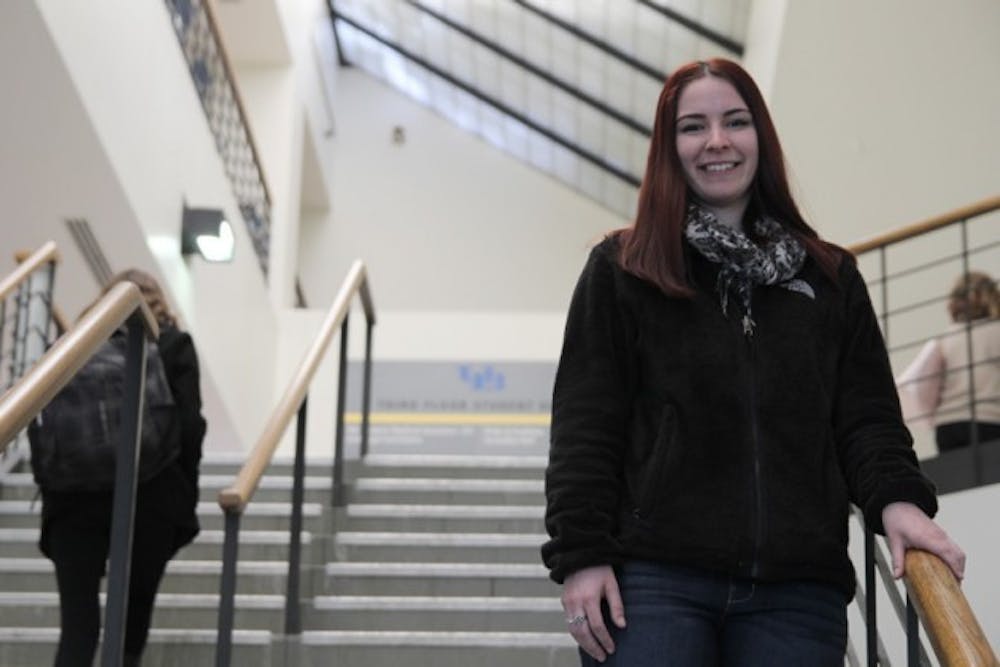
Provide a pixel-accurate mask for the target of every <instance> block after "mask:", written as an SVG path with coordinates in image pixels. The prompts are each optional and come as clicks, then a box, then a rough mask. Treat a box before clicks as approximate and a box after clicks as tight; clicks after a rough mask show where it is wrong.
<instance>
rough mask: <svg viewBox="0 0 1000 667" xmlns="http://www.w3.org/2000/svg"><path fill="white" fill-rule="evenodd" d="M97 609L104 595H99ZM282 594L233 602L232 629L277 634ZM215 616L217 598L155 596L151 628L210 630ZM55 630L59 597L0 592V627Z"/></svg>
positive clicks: (43, 593)
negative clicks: (50, 628)
mask: <svg viewBox="0 0 1000 667" xmlns="http://www.w3.org/2000/svg"><path fill="white" fill-rule="evenodd" d="M100 599H101V608H102V609H103V608H104V604H105V599H106V596H105V594H104V593H101V595H100ZM284 608H285V596H284V595H241V594H237V595H236V599H235V610H236V619H235V623H234V625H235V627H238V628H241V629H248V630H273V631H279V630H281V629H282V627H283V622H284V616H283V611H284ZM218 617H219V595H218V593H215V594H205V593H159V594H157V596H156V608H155V610H154V611H153V627H159V628H175V629H185V628H195V629H197V628H214V627H216V624H217V621H218ZM11 625H13V626H18V627H30V626H36V627H57V626H58V625H59V595H58V593H56V592H55V591H52V592H20V593H0V626H11Z"/></svg>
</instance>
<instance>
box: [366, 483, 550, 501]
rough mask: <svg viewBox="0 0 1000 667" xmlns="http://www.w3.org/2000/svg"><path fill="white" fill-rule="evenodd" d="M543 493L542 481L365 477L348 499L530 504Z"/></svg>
mask: <svg viewBox="0 0 1000 667" xmlns="http://www.w3.org/2000/svg"><path fill="white" fill-rule="evenodd" d="M544 492H545V485H544V483H543V481H542V480H540V479H487V478H461V479H456V478H449V477H362V478H360V479H358V480H356V481H355V482H354V484H353V485H351V487H350V491H349V496H350V501H351V502H354V503H388V502H392V503H407V504H443V503H456V504H462V505H467V504H473V503H475V504H492V505H500V504H512V505H531V504H537V503H538V502H539V500H540V499H542V498H543V497H544Z"/></svg>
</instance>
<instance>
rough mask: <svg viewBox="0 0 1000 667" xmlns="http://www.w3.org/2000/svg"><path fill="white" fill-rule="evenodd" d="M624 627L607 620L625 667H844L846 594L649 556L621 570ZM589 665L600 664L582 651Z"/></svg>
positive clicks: (617, 661)
mask: <svg viewBox="0 0 1000 667" xmlns="http://www.w3.org/2000/svg"><path fill="white" fill-rule="evenodd" d="M618 583H619V586H620V588H621V592H622V600H623V602H624V604H625V620H626V623H627V627H626V628H625V629H624V630H619V629H617V628H615V626H614V624H613V623H611V621H610V619H606V620H605V623H606V625H607V627H608V628H609V629H610V630H611V636H612V637H613V638H614V641H615V652H614V654H613V655H610V656H608V659H607V660H605V662H604V663H603V664H604V665H606V666H607V665H615V666H619V667H654V666H655V667H764V666H765V665H766V666H768V667H771V666H773V665H781V666H782V667H795V666H796V665H801V666H803V667H805V666H808V667H834V666H836V667H843V665H844V651H845V647H846V644H847V600H846V598H845V597H844V595H843V593H842V592H841V591H839V590H838V589H836V588H834V587H832V586H828V585H824V584H818V583H809V582H785V583H760V582H754V581H751V580H749V579H741V578H736V577H729V576H727V575H721V574H715V573H711V572H707V571H701V570H693V569H689V568H682V567H673V566H665V565H659V564H655V563H646V562H629V563H626V564H625V565H624V566H623V567H622V568H621V570H620V571H619V573H618ZM580 654H581V664H582V665H583V667H591V666H595V665H598V664H601V663H598V662H597V661H596V660H594V659H593V658H591V657H590V656H589V655H586V654H585V653H583V651H581V652H580Z"/></svg>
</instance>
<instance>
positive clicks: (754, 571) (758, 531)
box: [743, 318, 764, 578]
mask: <svg viewBox="0 0 1000 667" xmlns="http://www.w3.org/2000/svg"><path fill="white" fill-rule="evenodd" d="M745 319H748V318H745ZM743 338H744V340H745V341H746V346H747V359H748V362H749V363H748V369H749V379H748V383H747V384H748V394H749V399H750V400H749V405H750V437H751V440H752V442H753V481H754V486H753V489H754V500H755V503H754V506H755V508H756V516H755V517H754V531H755V534H754V542H753V557H752V560H751V563H750V576H751V577H753V578H756V577H757V576H759V574H760V549H761V544H762V543H763V541H764V497H763V491H762V488H761V472H760V431H759V427H758V423H757V387H756V383H757V374H756V364H757V355H756V346H755V345H754V340H753V328H752V325H751V327H749V328H748V327H747V323H746V321H744V322H743Z"/></svg>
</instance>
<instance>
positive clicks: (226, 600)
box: [215, 509, 243, 667]
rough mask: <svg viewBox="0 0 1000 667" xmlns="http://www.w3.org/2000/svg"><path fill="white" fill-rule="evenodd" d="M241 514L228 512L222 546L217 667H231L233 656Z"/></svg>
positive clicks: (216, 652)
mask: <svg viewBox="0 0 1000 667" xmlns="http://www.w3.org/2000/svg"><path fill="white" fill-rule="evenodd" d="M242 511H243V510H242V509H241V510H240V511H239V512H236V511H228V510H227V511H226V536H225V541H224V542H223V544H222V581H221V584H220V587H219V624H218V625H219V629H218V634H217V637H216V642H215V646H216V648H215V665H216V667H229V663H230V661H231V660H232V654H233V615H234V613H235V609H234V604H235V600H236V561H237V558H238V557H239V553H238V552H239V536H240V518H241V517H242V516H243V515H242Z"/></svg>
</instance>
